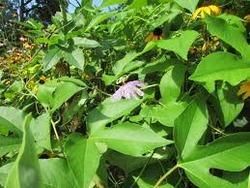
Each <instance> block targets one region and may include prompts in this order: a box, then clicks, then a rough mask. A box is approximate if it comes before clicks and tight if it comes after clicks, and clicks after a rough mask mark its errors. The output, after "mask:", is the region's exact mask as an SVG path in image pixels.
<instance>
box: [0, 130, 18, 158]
mask: <svg viewBox="0 0 250 188" xmlns="http://www.w3.org/2000/svg"><path fill="white" fill-rule="evenodd" d="M21 143H22V139H21V138H19V137H13V136H8V137H7V136H1V135H0V157H2V156H3V155H5V154H7V153H9V152H13V151H18V149H19V148H20V145H21Z"/></svg>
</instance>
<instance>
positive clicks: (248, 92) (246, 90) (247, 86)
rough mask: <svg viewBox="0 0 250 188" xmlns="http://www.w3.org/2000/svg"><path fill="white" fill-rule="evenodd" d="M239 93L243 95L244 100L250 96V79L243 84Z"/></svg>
mask: <svg viewBox="0 0 250 188" xmlns="http://www.w3.org/2000/svg"><path fill="white" fill-rule="evenodd" d="M237 95H242V98H243V99H244V100H245V99H247V98H248V97H250V81H246V82H243V83H242V84H241V86H240V89H239V91H238V93H237Z"/></svg>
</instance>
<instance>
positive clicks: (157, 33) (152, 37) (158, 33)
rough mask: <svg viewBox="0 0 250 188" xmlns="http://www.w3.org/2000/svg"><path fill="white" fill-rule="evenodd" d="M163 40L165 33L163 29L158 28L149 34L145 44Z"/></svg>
mask: <svg viewBox="0 0 250 188" xmlns="http://www.w3.org/2000/svg"><path fill="white" fill-rule="evenodd" d="M162 38H163V31H162V29H161V28H159V27H157V28H155V29H154V31H153V32H151V33H149V34H148V36H147V37H146V39H145V42H150V41H156V40H161V39H162Z"/></svg>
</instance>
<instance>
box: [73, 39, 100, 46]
mask: <svg viewBox="0 0 250 188" xmlns="http://www.w3.org/2000/svg"><path fill="white" fill-rule="evenodd" d="M73 41H74V45H76V46H78V47H82V48H96V47H99V46H100V44H99V43H98V42H97V41H95V40H90V39H87V38H82V37H74V38H73Z"/></svg>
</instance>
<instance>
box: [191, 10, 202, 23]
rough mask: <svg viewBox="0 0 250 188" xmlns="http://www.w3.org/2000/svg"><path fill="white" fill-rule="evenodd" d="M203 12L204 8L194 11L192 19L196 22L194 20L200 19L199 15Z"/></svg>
mask: <svg viewBox="0 0 250 188" xmlns="http://www.w3.org/2000/svg"><path fill="white" fill-rule="evenodd" d="M201 10H202V8H198V9H197V10H196V11H194V13H193V15H192V17H191V19H192V20H194V19H196V18H198V16H199V14H200V13H201Z"/></svg>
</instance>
